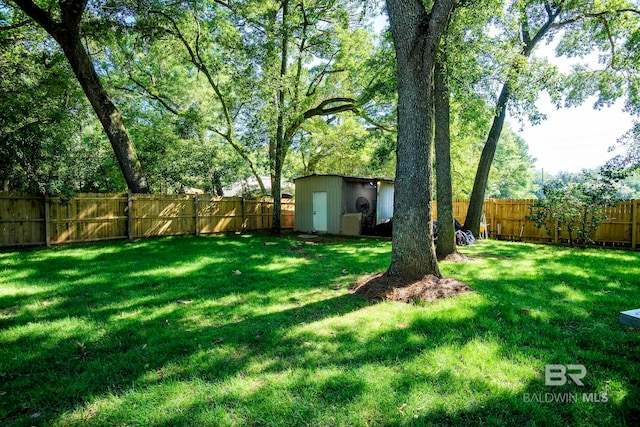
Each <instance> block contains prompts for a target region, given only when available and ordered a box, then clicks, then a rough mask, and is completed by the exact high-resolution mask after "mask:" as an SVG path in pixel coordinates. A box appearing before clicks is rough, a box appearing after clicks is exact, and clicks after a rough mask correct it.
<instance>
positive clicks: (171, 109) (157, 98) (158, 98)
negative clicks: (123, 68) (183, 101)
mask: <svg viewBox="0 0 640 427" xmlns="http://www.w3.org/2000/svg"><path fill="white" fill-rule="evenodd" d="M129 79H130V80H131V81H132V82H133V83H134V84H135V85H136V86H138V87H139V88H140V89H142V90H143V91H144V93H145V94H146V96H148V97H149V98H151V99H153V100H155V101H158V102H159V103H160V104H162V106H163V107H164V108H166V109H167V110H168V111H169V112H171V113H173V114H175V115H176V116H177V115H179V114H180V112H179V111H178V110H177V109H176V108H175V107H172V106H171V105H169V103H168V102H167V101H165V100H164V99H163V98H162V97H161V96H160V95H159V94H156V93H153V91H151V89H149V88H148V87H146V86H145V85H144V84H143V83H142V82H140V81H139V80H137V79H135V78H134V77H133V75H132V74H131V73H129Z"/></svg>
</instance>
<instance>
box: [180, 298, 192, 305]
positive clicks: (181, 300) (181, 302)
mask: <svg viewBox="0 0 640 427" xmlns="http://www.w3.org/2000/svg"><path fill="white" fill-rule="evenodd" d="M176 302H177V303H178V304H191V303H192V302H193V300H190V299H179V300H178V301H176Z"/></svg>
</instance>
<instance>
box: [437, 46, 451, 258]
mask: <svg viewBox="0 0 640 427" xmlns="http://www.w3.org/2000/svg"><path fill="white" fill-rule="evenodd" d="M440 54H441V55H440V56H439V57H438V58H437V59H436V65H435V69H434V100H433V105H434V112H435V118H436V119H435V124H436V129H435V155H436V194H437V200H438V208H437V211H438V214H437V218H438V244H437V245H436V255H437V257H438V259H443V258H445V257H447V256H448V255H452V254H454V253H456V234H455V233H456V232H455V226H454V222H453V220H454V217H453V189H452V184H451V133H450V129H449V125H450V121H449V118H450V105H449V87H448V84H447V69H446V46H443V49H442V50H441V52H440Z"/></svg>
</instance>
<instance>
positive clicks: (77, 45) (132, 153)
mask: <svg viewBox="0 0 640 427" xmlns="http://www.w3.org/2000/svg"><path fill="white" fill-rule="evenodd" d="M56 40H58V42H59V43H60V46H61V47H62V50H63V51H64V54H65V56H66V57H67V59H68V61H69V64H70V65H71V68H72V69H73V72H74V74H75V75H76V78H77V79H78V82H79V83H80V86H82V89H83V90H84V93H85V95H86V96H87V98H88V99H89V102H90V103H91V106H92V107H93V109H94V111H95V112H96V115H97V116H98V119H99V120H100V123H101V124H102V127H103V128H104V131H105V133H106V134H107V136H108V137H109V142H111V147H112V148H113V152H114V153H115V155H116V159H117V160H118V164H119V165H120V170H121V171H122V174H123V176H124V179H125V181H126V182H127V187H128V188H129V189H130V190H131V192H133V193H147V192H148V191H149V189H148V186H147V180H146V178H145V176H144V174H143V173H142V166H141V164H140V161H139V160H138V154H137V152H136V148H135V146H134V144H133V141H132V140H131V136H130V135H129V132H127V129H126V127H125V125H124V120H123V119H122V114H121V113H120V110H118V108H117V107H116V106H115V105H114V103H113V102H112V101H111V98H110V97H109V95H108V94H107V92H106V91H105V90H104V88H103V87H102V84H101V83H100V79H99V78H98V75H97V73H96V71H95V69H94V67H93V64H92V63H91V58H89V55H88V54H87V51H86V49H85V48H84V46H83V45H82V42H81V41H80V39H79V38H76V39H75V40H74V39H71V40H65V39H64V38H63V37H60V38H59V39H58V38H56Z"/></svg>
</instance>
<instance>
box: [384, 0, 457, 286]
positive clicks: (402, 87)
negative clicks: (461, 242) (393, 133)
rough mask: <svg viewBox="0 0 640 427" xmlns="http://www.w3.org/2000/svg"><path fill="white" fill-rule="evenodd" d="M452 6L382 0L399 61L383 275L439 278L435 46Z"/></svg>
mask: <svg viewBox="0 0 640 427" xmlns="http://www.w3.org/2000/svg"><path fill="white" fill-rule="evenodd" d="M453 7H454V1H452V0H442V1H438V0H436V1H435V3H434V5H433V7H432V9H431V12H430V13H427V11H426V10H425V7H424V5H423V3H422V1H421V0H410V1H407V0H405V1H402V0H387V11H388V13H389V18H390V19H389V20H390V24H391V34H392V36H393V42H394V48H395V52H396V59H397V61H398V70H397V75H398V148H397V157H396V158H397V160H396V179H395V199H394V214H393V241H392V245H393V247H392V253H391V265H390V266H389V269H388V271H387V274H388V275H393V276H405V277H422V276H424V275H427V274H433V275H435V276H438V277H440V270H439V269H438V262H437V260H436V256H435V248H434V245H433V236H432V228H431V199H432V197H431V196H432V189H431V180H432V177H431V161H432V157H431V148H432V146H433V136H434V124H433V69H434V62H435V55H436V49H437V46H438V44H439V42H440V38H441V36H442V34H443V32H444V30H445V28H446V25H447V23H448V22H449V17H450V15H451V12H452V10H453Z"/></svg>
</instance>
